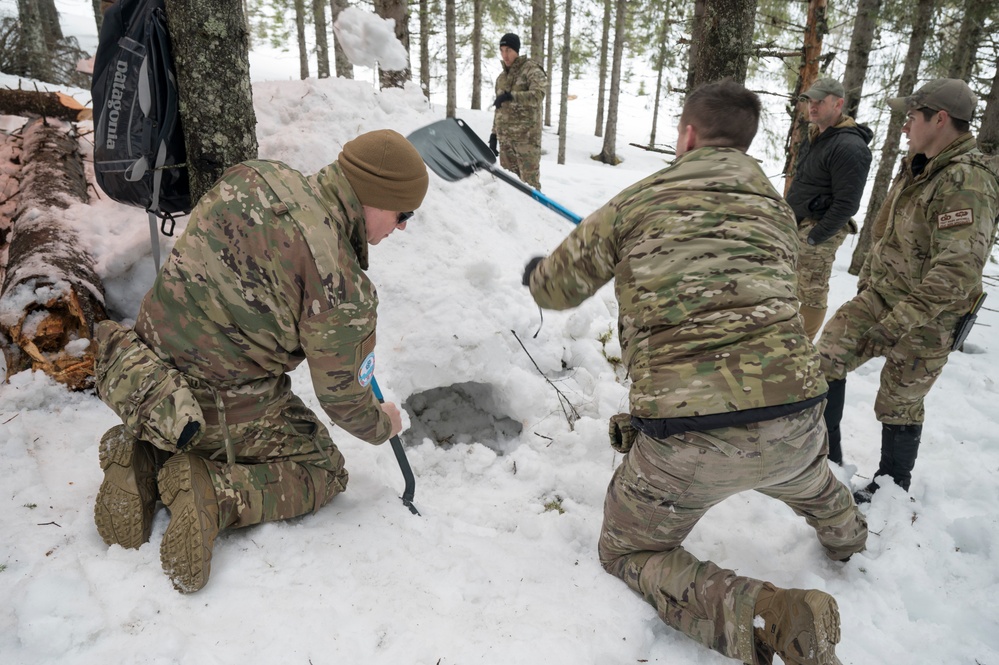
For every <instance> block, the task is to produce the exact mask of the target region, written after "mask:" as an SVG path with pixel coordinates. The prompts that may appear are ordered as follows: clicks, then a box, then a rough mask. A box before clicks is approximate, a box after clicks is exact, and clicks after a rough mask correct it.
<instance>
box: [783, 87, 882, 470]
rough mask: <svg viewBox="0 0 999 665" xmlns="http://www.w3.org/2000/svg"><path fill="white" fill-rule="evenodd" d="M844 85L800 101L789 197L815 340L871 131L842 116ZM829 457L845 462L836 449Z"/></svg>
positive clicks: (808, 330)
mask: <svg viewBox="0 0 999 665" xmlns="http://www.w3.org/2000/svg"><path fill="white" fill-rule="evenodd" d="M843 95H844V93H843V86H842V85H841V84H840V82H839V81H837V80H836V79H831V78H823V79H819V80H818V81H816V82H815V85H813V86H812V87H811V88H809V89H808V91H807V92H805V94H803V95H802V96H801V100H802V101H807V102H808V119H809V121H811V123H812V124H811V126H810V127H809V128H808V140H807V141H805V142H804V143H803V144H802V146H801V153H800V154H799V156H798V162H797V166H796V168H795V169H794V179H793V180H792V181H791V187H790V189H788V192H787V202H788V203H789V204H790V205H791V208H792V209H793V210H794V216H795V217H796V218H797V220H798V240H799V241H800V243H801V253H800V254H799V255H798V300H800V301H801V319H802V322H803V323H804V326H805V334H806V335H808V338H809V339H811V340H814V339H815V338H816V336H817V335H818V334H819V330H820V329H821V328H822V322H823V320H824V319H825V315H826V302H827V300H828V297H829V275H830V274H831V273H832V264H833V260H834V259H835V258H836V250H837V249H839V246H840V245H842V244H843V240H844V239H845V238H846V236H847V234H848V233H856V232H857V223H856V222H855V221H853V220H852V219H851V218H850V217H851V216H852V215H854V214H856V212H857V210H858V209H859V208H860V199H861V196H863V193H864V185H865V184H866V183H867V171H868V170H869V169H870V167H871V150H870V148H868V147H867V144H868V143H870V140H871V138H872V137H873V136H874V132H872V131H871V130H870V129H868V128H867V127H865V126H864V125H858V124H857V123H856V122H855V121H854V119H853V118H851V117H849V116H845V115H843ZM829 459H830V460H832V461H833V462H836V463H837V464H842V463H843V455H842V453H841V452H840V450H839V449H838V448H835V449H834V448H833V447H832V446H830V448H829Z"/></svg>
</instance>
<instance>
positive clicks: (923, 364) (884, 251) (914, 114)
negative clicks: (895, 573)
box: [818, 79, 999, 502]
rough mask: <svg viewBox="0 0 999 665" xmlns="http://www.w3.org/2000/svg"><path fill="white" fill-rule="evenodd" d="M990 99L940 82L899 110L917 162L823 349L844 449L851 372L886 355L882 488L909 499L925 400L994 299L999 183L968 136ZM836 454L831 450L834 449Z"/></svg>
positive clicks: (874, 484)
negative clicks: (973, 319)
mask: <svg viewBox="0 0 999 665" xmlns="http://www.w3.org/2000/svg"><path fill="white" fill-rule="evenodd" d="M977 103H978V98H977V97H976V96H975V93H973V92H972V91H971V89H970V88H969V87H968V84H967V83H965V82H964V81H961V80H959V79H936V80H934V81H930V82H929V83H927V84H926V85H924V86H922V87H921V88H919V90H917V91H916V92H914V93H912V94H911V95H908V96H905V97H894V98H891V99H889V100H888V105H889V106H891V108H892V109H893V110H894V111H896V112H903V113H905V124H904V125H903V126H902V131H903V132H904V133H905V134H906V136H907V137H908V139H909V154H908V157H907V158H906V160H905V162H904V163H903V167H902V172H901V173H900V174H899V177H898V178H897V179H896V180H895V183H894V184H893V185H892V188H891V190H889V192H888V195H887V197H886V198H885V203H884V205H883V206H882V207H881V210H880V212H878V215H877V217H875V218H874V220H871V223H873V224H874V227H873V233H872V237H873V238H874V245H873V246H872V247H871V249H870V252H869V253H868V255H867V260H866V262H865V263H864V267H863V269H862V270H861V272H860V281H859V286H860V292H859V293H858V294H857V296H856V297H855V298H854V299H853V300H851V301H849V302H847V303H846V304H845V305H843V306H842V307H840V309H839V310H838V311H837V312H836V314H835V315H833V318H832V319H831V320H830V321H829V323H828V324H826V327H825V330H824V331H823V333H822V337H821V338H820V339H819V343H818V348H819V353H820V354H821V356H822V369H823V370H824V372H825V376H826V379H827V380H828V382H829V395H828V398H827V403H826V409H825V414H824V417H825V420H826V426H827V429H828V430H829V439H830V442H831V441H832V440H833V439H834V438H835V439H836V440H839V439H840V429H839V428H840V419H841V417H842V415H843V403H844V400H845V391H846V376H847V374H848V373H849V372H851V371H853V370H854V369H856V368H858V367H860V366H861V365H862V364H864V363H865V362H867V361H868V360H870V359H871V358H876V357H879V356H883V357H884V358H885V364H884V368H883V369H882V371H881V387H880V389H879V390H878V396H877V399H876V400H875V403H874V413H875V415H876V416H877V419H878V420H879V421H880V422H881V424H882V427H881V461H880V464H879V465H878V470H877V473H876V474H874V475H875V479H874V480H873V481H871V482H870V483H868V484H866V485H865V486H864V487H862V488H861V489H859V490H858V491H857V492H855V493H854V498H855V499H856V500H857V501H858V502H862V501H870V500H871V497H872V495H873V494H874V493H875V492H876V491H877V490H878V488H879V487H878V486H879V483H882V484H883V483H885V482H893V483H895V484H896V485H898V486H900V487H901V488H902V489H903V490H906V491H908V489H909V484H910V482H911V480H912V470H913V469H914V468H915V465H916V455H917V452H918V450H919V443H920V438H921V435H922V429H923V417H924V410H923V401H924V399H925V397H926V394H927V393H928V392H929V391H930V388H931V387H932V386H933V383H934V382H935V381H936V379H937V377H938V376H940V372H941V371H943V367H944V365H945V364H946V363H947V356H948V355H949V353H950V352H951V351H953V350H954V349H956V348H959V347H960V344H961V342H962V340H963V337H964V335H966V334H967V330H968V327H969V325H970V324H969V323H967V320H968V316H967V315H968V314H969V313H970V312H971V311H972V310H974V308H975V306H976V303H978V302H979V298H980V297H981V296H982V293H983V291H982V270H983V268H984V266H985V263H986V261H987V260H988V257H989V249H990V248H991V246H992V243H993V242H994V241H995V237H996V216H997V215H999V173H997V172H996V170H995V167H994V166H993V165H992V164H991V163H990V161H989V160H988V159H987V158H986V157H985V156H984V155H982V153H981V152H979V151H978V149H977V148H976V147H975V137H974V135H973V134H972V133H971V132H970V131H968V129H969V121H970V120H971V118H972V117H973V116H974V113H975V106H976V104H977ZM830 446H831V443H830Z"/></svg>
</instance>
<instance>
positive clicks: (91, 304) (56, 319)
mask: <svg viewBox="0 0 999 665" xmlns="http://www.w3.org/2000/svg"><path fill="white" fill-rule="evenodd" d="M23 137H24V140H23V167H22V170H21V176H22V178H21V183H20V193H19V201H18V206H17V212H16V213H15V214H14V219H13V231H12V233H11V240H10V247H9V251H8V255H9V259H8V262H7V271H6V274H5V275H4V280H3V287H2V288H0V312H3V314H2V316H0V332H2V333H3V334H2V335H0V338H2V342H3V347H4V348H3V351H4V356H5V358H6V361H7V378H8V379H9V378H10V377H11V375H13V374H16V373H17V372H20V371H23V370H26V369H35V370H40V371H43V372H45V373H46V374H49V375H50V376H52V377H53V378H54V379H55V380H56V381H59V382H60V383H63V384H65V385H66V386H68V387H69V388H70V389H73V390H82V389H85V388H88V387H90V386H91V385H92V383H93V368H94V347H93V345H92V344H91V343H90V342H89V340H90V339H91V338H92V336H93V329H94V324H95V323H97V322H98V321H101V320H103V319H106V318H107V314H106V312H105V310H104V288H103V286H102V285H101V281H100V278H99V277H98V276H97V273H96V272H95V270H94V261H93V259H92V258H91V257H90V256H89V255H87V254H86V253H85V252H83V251H81V249H80V247H81V246H82V243H81V242H80V239H79V237H78V236H77V235H76V233H75V232H74V231H73V230H72V229H71V228H70V227H68V226H66V225H65V224H63V222H62V217H63V211H64V210H65V209H66V208H67V207H69V204H70V202H71V201H81V202H86V200H87V180H86V176H85V175H84V170H83V158H82V157H81V156H80V151H79V148H78V146H77V140H76V136H75V131H73V130H70V132H69V133H67V132H66V131H65V130H64V129H60V128H58V127H56V126H53V125H49V124H47V123H46V121H45V120H44V119H42V118H39V119H37V120H33V121H31V122H29V123H28V124H27V125H26V126H25V129H24V132H23Z"/></svg>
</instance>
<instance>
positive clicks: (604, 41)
mask: <svg viewBox="0 0 999 665" xmlns="http://www.w3.org/2000/svg"><path fill="white" fill-rule="evenodd" d="M613 7H614V4H613V2H612V0H604V21H603V33H602V34H601V36H600V71H599V73H598V75H597V76H598V78H599V80H600V83H599V86H600V89H599V90H597V126H596V129H595V130H594V132H593V134H594V136H603V135H604V101H605V99H606V94H607V51H608V50H609V49H610V24H611V10H612V9H613Z"/></svg>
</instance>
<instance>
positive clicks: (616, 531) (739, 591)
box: [599, 404, 867, 663]
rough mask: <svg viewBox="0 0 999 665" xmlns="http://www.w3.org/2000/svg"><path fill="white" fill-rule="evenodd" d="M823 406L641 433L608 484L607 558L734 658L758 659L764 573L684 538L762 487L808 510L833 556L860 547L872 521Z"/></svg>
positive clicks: (676, 620)
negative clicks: (706, 556)
mask: <svg viewBox="0 0 999 665" xmlns="http://www.w3.org/2000/svg"><path fill="white" fill-rule="evenodd" d="M822 409H823V405H821V404H820V405H816V406H814V407H812V408H810V409H807V410H805V411H802V412H800V413H796V414H792V415H790V416H785V417H782V418H777V419H774V420H770V421H766V422H762V423H754V424H751V425H745V426H741V427H726V428H721V429H716V430H711V431H710V432H687V433H685V434H680V435H677V436H672V437H670V438H668V439H666V440H662V441H660V440H657V439H653V438H651V437H648V436H646V435H644V434H639V436H638V439H637V440H636V442H635V445H634V446H633V447H632V449H631V451H630V452H629V453H628V454H627V455H626V456H625V458H624V461H623V462H622V463H621V465H620V466H619V467H618V468H617V470H616V471H615V472H614V477H613V479H612V480H611V483H610V487H609V488H608V490H607V498H606V500H605V502H604V523H603V528H602V529H601V532H600V543H599V553H600V562H601V564H603V566H604V568H605V569H606V570H607V571H608V572H610V573H612V574H614V575H617V576H618V577H620V578H621V579H623V580H624V581H625V582H626V583H627V584H628V586H630V587H631V588H632V589H633V590H635V591H636V592H638V593H640V594H642V595H643V596H644V597H645V599H646V600H647V601H648V602H649V603H651V604H652V605H653V606H654V607H655V608H656V610H657V611H658V613H659V616H660V617H661V618H662V620H663V621H664V622H666V624H667V625H669V626H671V627H673V628H675V629H676V630H679V631H680V632H682V633H684V634H685V635H688V636H689V637H691V638H693V639H694V640H697V641H698V642H700V643H701V644H703V645H704V646H707V647H709V648H711V649H714V650H715V651H718V652H720V653H722V654H724V655H726V656H728V657H730V658H736V659H740V660H742V661H743V662H746V663H753V662H755V655H754V648H753V641H754V638H753V616H754V612H755V604H756V596H757V595H758V593H759V591H760V588H762V586H763V581H761V580H756V579H752V578H749V577H741V576H738V575H736V574H735V573H734V572H733V571H731V570H725V569H722V568H720V567H719V566H717V565H715V564H714V563H711V562H710V561H701V560H699V559H697V558H696V557H694V556H693V555H692V554H690V553H689V552H687V550H685V549H684V548H683V547H682V543H683V541H684V539H686V537H687V535H688V534H689V533H690V531H691V529H693V528H694V525H695V524H697V522H698V521H699V520H700V519H701V517H702V516H703V515H704V514H705V513H706V512H707V511H708V509H709V508H711V507H712V506H714V505H716V504H718V503H720V502H721V501H723V500H724V499H726V498H728V497H730V496H732V495H734V494H737V493H739V492H743V491H746V490H756V491H758V492H761V493H763V494H766V495H767V496H770V497H773V498H775V499H779V500H781V501H783V502H784V503H786V504H787V505H788V506H790V507H791V508H792V509H793V510H794V512H795V513H797V514H798V515H800V516H802V517H804V518H805V520H806V521H807V522H808V524H810V525H811V526H812V527H813V528H814V529H815V531H816V534H817V535H818V539H819V542H820V543H821V544H822V545H823V547H824V548H825V550H826V554H827V555H828V556H829V557H830V558H832V559H837V560H839V559H844V558H846V557H848V556H850V555H851V554H854V553H855V552H858V551H860V550H862V549H863V548H864V544H865V542H866V541H867V524H866V522H865V521H864V517H863V515H861V514H860V512H859V511H858V510H857V507H856V505H855V504H854V503H853V497H852V496H851V495H850V491H849V490H848V489H847V488H846V487H845V486H844V485H843V484H842V483H840V482H839V481H838V480H836V478H835V477H834V476H833V475H832V473H831V472H830V471H829V466H828V464H827V463H826V457H825V453H826V432H825V425H824V424H823V421H822ZM760 538H761V539H764V540H765V539H766V534H763V533H761V534H760Z"/></svg>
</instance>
